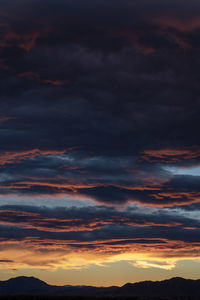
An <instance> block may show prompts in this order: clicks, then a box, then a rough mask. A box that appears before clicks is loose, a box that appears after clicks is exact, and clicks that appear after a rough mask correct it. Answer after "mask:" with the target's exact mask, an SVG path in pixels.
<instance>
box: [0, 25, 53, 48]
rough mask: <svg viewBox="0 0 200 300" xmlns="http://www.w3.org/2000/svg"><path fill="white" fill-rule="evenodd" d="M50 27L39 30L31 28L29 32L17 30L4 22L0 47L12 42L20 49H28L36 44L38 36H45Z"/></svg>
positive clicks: (9, 44) (7, 45)
mask: <svg viewBox="0 0 200 300" xmlns="http://www.w3.org/2000/svg"><path fill="white" fill-rule="evenodd" d="M50 31H52V29H51V28H42V29H39V30H36V29H34V30H31V31H29V32H17V31H15V30H14V29H13V28H12V27H11V26H10V25H9V24H4V26H3V30H2V33H1V35H0V37H1V41H0V47H1V48H5V47H9V46H11V45H13V44H15V45H16V46H18V47H19V48H21V49H24V50H26V51H30V50H31V49H32V48H34V47H35V46H36V42H37V40H38V38H40V37H41V36H46V35H47V34H48V33H49V32H50Z"/></svg>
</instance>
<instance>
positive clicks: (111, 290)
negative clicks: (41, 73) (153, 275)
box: [0, 276, 200, 299]
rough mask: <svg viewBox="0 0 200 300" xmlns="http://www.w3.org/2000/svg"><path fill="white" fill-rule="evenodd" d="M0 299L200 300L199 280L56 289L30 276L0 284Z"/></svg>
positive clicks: (176, 279) (61, 287) (182, 279)
mask: <svg viewBox="0 0 200 300" xmlns="http://www.w3.org/2000/svg"><path fill="white" fill-rule="evenodd" d="M0 295H1V296H6V295H46V296H49V295H55V296H82V297H88V296H95V297H96V296H98V297H99V296H101V297H104V296H111V297H120V296H121V297H124V296H126V297H132V296H136V297H166V296H167V297H172V296H174V297H185V296H187V297H195V299H196V297H199V298H197V299H200V279H197V280H195V279H185V278H182V277H173V278H170V279H165V280H161V281H151V280H146V281H139V282H135V283H126V284H124V285H123V286H121V287H118V286H111V287H96V286H80V285H79V286H72V285H64V286H56V285H50V284H48V283H46V282H44V281H42V280H40V279H38V278H36V277H33V276H30V277H28V276H19V277H15V278H10V279H8V280H4V281H0Z"/></svg>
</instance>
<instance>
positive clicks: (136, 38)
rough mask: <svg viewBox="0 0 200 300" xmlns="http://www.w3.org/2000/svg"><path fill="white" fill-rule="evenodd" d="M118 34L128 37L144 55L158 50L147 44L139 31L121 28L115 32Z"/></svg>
mask: <svg viewBox="0 0 200 300" xmlns="http://www.w3.org/2000/svg"><path fill="white" fill-rule="evenodd" d="M115 33H116V34H117V35H119V36H121V37H123V38H125V39H127V40H128V41H129V42H130V43H131V45H132V46H133V47H134V48H135V49H136V50H138V51H139V52H140V53H142V54H144V55H148V54H152V53H155V52H156V49H155V48H153V47H151V46H150V45H147V44H146V43H145V42H144V41H143V40H144V36H143V34H141V33H139V32H133V31H130V30H119V31H117V32H115Z"/></svg>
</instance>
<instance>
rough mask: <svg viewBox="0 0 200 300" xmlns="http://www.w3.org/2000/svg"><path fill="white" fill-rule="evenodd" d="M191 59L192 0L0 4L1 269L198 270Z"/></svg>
mask: <svg viewBox="0 0 200 300" xmlns="http://www.w3.org/2000/svg"><path fill="white" fill-rule="evenodd" d="M199 53H200V2H199V1H196V0H192V1H190V2H188V1H185V0H184V1H181V2H180V1H178V0H176V1H171V0H169V1H161V0H152V1H147V0H140V1H139V0H138V1H137V0H136V1H129V0H123V1H122V0H115V1H114V0H106V1H105V0H101V1H100V0H95V1H94V0H93V1H92V0H84V1H79V0H67V1H64V0H57V1H53V0H37V1H35V0H28V1H27V0H26V1H25V0H18V1H17V0H12V1H11V0H1V3H0V99H1V106H0V140H1V143H0V168H1V172H0V261H1V268H2V270H4V271H5V270H6V272H8V274H9V276H11V275H12V273H9V272H13V270H24V269H34V270H36V269H38V270H41V269H44V270H49V271H50V270H54V271H56V270H57V269H58V268H62V269H66V270H68V269H82V268H85V267H88V268H90V266H103V265H104V264H105V263H111V265H112V263H113V264H114V263H118V262H121V261H126V262H128V263H130V264H131V265H133V266H135V267H136V268H144V272H145V270H146V268H152V267H153V268H155V272H157V270H159V269H163V270H172V269H173V268H176V264H177V263H178V262H179V261H183V260H190V261H191V262H192V261H196V262H198V261H199V259H200V252H199V250H200V220H199V213H200V139H199V112H200V98H199V94H200V86H199V81H200V71H199V70H200V56H199ZM185 270H186V274H187V268H186V269H185ZM38 272H39V271H38ZM38 274H39V273H38ZM179 275H180V276H182V274H179ZM38 276H39V275H38ZM169 276H170V275H169ZM194 276H195V275H194ZM144 277H145V276H144ZM190 277H191V274H190ZM130 280H131V279H130ZM88 282H89V281H88ZM99 282H100V281H99ZM113 284H115V282H113ZM97 285H98V282H97Z"/></svg>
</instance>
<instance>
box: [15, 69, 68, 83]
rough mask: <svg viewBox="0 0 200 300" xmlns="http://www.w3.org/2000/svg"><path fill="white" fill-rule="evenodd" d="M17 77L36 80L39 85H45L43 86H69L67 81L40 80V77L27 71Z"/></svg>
mask: <svg viewBox="0 0 200 300" xmlns="http://www.w3.org/2000/svg"><path fill="white" fill-rule="evenodd" d="M19 77H24V78H27V79H30V80H36V81H38V82H40V83H45V84H51V85H55V86H60V85H65V84H69V80H67V79H66V80H52V79H44V78H41V76H40V75H39V74H37V73H34V72H32V71H27V72H24V73H20V74H19Z"/></svg>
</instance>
